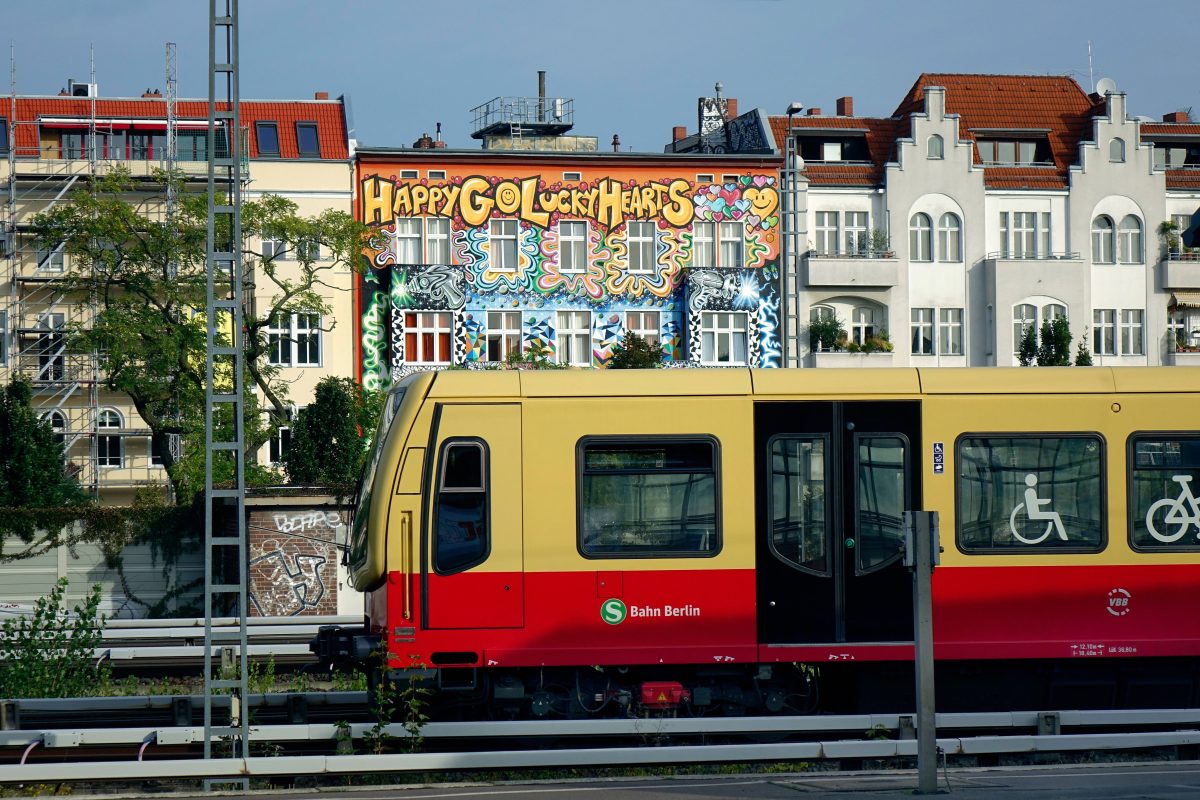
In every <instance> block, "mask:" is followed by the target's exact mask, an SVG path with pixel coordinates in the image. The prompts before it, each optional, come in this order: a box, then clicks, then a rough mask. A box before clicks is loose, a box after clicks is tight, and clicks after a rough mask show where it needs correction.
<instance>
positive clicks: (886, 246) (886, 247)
mask: <svg viewBox="0 0 1200 800" xmlns="http://www.w3.org/2000/svg"><path fill="white" fill-rule="evenodd" d="M869 247H870V251H871V255H873V256H882V255H884V254H886V253H888V252H890V251H891V249H892V239H891V237H890V236H888V233H887V231H885V230H884V229H883V228H873V229H872V230H871V240H870V242H869Z"/></svg>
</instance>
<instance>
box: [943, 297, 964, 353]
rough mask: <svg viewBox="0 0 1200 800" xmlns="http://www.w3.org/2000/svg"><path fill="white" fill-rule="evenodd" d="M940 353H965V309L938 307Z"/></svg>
mask: <svg viewBox="0 0 1200 800" xmlns="http://www.w3.org/2000/svg"><path fill="white" fill-rule="evenodd" d="M938 353H939V354H940V355H943V356H961V355H962V354H963V310H962V309H961V308H941V309H938Z"/></svg>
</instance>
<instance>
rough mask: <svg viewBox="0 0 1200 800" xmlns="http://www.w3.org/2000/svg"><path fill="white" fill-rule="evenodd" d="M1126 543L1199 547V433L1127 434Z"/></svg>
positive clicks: (1158, 547)
mask: <svg viewBox="0 0 1200 800" xmlns="http://www.w3.org/2000/svg"><path fill="white" fill-rule="evenodd" d="M1128 461H1129V480H1128V485H1129V543H1130V545H1132V546H1133V549H1134V550H1173V551H1174V550H1197V549H1200V538H1198V533H1200V531H1198V528H1197V525H1196V519H1195V515H1196V513H1197V506H1196V492H1197V491H1200V433H1194V432H1193V433H1172V434H1158V433H1155V434H1146V433H1141V434H1134V435H1133V436H1131V437H1129V458H1128Z"/></svg>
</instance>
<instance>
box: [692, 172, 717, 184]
mask: <svg viewBox="0 0 1200 800" xmlns="http://www.w3.org/2000/svg"><path fill="white" fill-rule="evenodd" d="M716 178H717V176H716V175H714V174H712V173H711V172H709V173H701V174H699V175H697V176H696V183H700V184H704V183H712V182H713V181H715V180H716Z"/></svg>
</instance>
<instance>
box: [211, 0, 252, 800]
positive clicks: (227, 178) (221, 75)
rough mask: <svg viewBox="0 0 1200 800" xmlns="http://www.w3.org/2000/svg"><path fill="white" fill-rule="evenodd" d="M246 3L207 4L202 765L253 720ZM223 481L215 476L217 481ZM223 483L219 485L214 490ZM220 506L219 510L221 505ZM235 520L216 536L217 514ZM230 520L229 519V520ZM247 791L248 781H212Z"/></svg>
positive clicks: (235, 750)
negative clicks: (218, 666) (216, 702)
mask: <svg viewBox="0 0 1200 800" xmlns="http://www.w3.org/2000/svg"><path fill="white" fill-rule="evenodd" d="M237 20H238V0H209V24H208V246H207V248H206V249H207V259H206V264H207V273H208V278H207V288H206V292H207V301H208V302H207V307H206V308H207V317H206V320H207V334H208V356H207V358H206V359H205V374H206V379H207V384H206V386H205V391H204V395H205V414H204V446H205V458H204V490H205V509H204V512H205V513H204V544H205V570H204V757H205V758H212V755H213V753H212V750H213V739H214V737H215V738H218V739H220V740H223V741H225V742H227V743H228V745H229V748H230V750H231V752H230V753H229V754H228V755H230V756H232V757H234V758H246V757H247V756H248V755H249V752H248V747H249V744H250V720H249V716H248V712H247V710H246V708H245V702H246V698H247V696H248V685H247V683H248V681H247V677H248V666H249V665H248V663H247V661H248V659H247V652H246V651H247V645H246V606H247V586H246V573H247V542H246V513H245V512H246V481H245V469H244V467H245V457H244V453H243V447H244V444H245V431H244V423H245V414H244V412H245V408H244V403H243V394H242V392H243V385H242V382H243V363H242V362H243V358H242V316H243V312H242V308H243V307H242V218H241V209H242V153H241V148H242V141H241V137H240V136H239V135H238V133H239V131H240V130H241V114H240V108H239V97H240V95H239V86H238V22H237ZM214 473H215V474H214ZM215 476H219V477H220V480H221V484H220V486H219V487H218V486H216V485H214V477H215ZM218 504H219V505H218ZM222 509H224V510H226V511H231V512H232V513H233V521H232V522H230V523H228V524H226V525H224V526H223V527H222V528H221V529H220V530H214V527H215V526H216V520H217V518H218V517H217V512H218V511H219V510H222ZM225 519H229V517H228V516H226V517H225ZM218 603H220V605H221V610H222V612H224V613H225V614H236V615H237V618H238V626H237V630H236V631H234V632H229V633H224V632H222V633H218V632H215V631H213V611H214V605H217V604H218ZM221 645H227V646H228V648H229V650H230V651H232V650H234V646H235V645H236V654H237V659H236V662H234V663H235V664H236V666H234V667H233V669H234V670H236V675H231V674H228V672H226V673H223V674H221V675H219V676H214V675H213V649H214V647H219V646H221ZM214 690H222V691H223V692H229V693H230V694H232V695H233V697H232V698H231V701H232V702H231V704H230V719H229V721H228V724H225V725H214V724H213V699H214V698H213V692H214ZM214 783H222V784H228V783H236V784H240V785H241V787H242V788H243V789H246V788H248V786H249V781H248V779H246V778H237V779H233V780H228V779H226V780H217V779H208V780H206V781H205V786H206V788H212V784H214Z"/></svg>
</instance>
